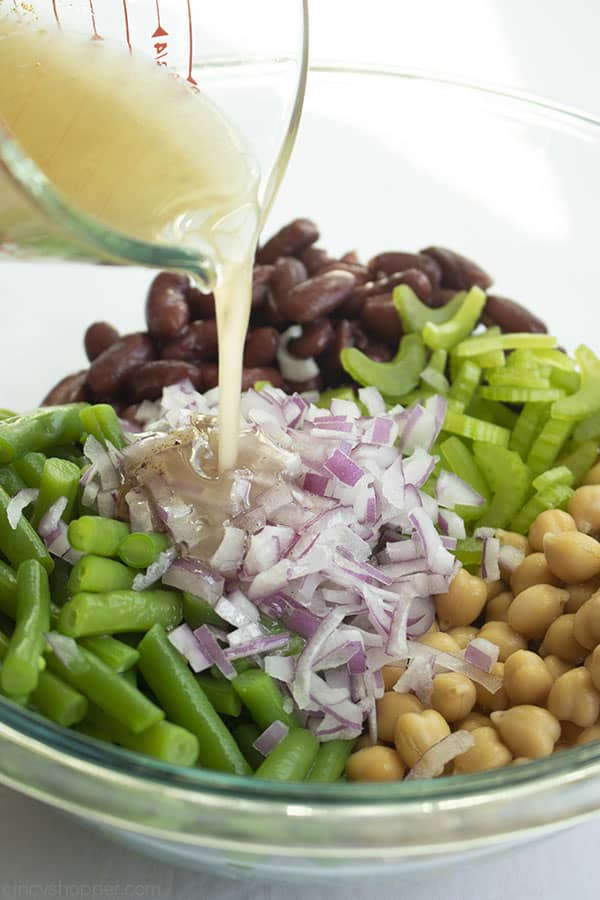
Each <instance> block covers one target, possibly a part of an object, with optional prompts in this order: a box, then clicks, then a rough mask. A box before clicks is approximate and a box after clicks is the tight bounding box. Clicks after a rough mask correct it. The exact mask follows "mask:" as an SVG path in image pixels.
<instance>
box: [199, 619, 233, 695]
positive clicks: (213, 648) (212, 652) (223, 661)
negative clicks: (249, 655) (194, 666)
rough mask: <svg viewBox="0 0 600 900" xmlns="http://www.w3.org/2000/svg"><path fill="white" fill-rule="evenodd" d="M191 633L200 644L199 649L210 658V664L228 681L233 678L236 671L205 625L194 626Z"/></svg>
mask: <svg viewBox="0 0 600 900" xmlns="http://www.w3.org/2000/svg"><path fill="white" fill-rule="evenodd" d="M193 634H194V637H195V639H196V641H197V642H198V644H199V645H200V650H201V651H202V653H203V654H204V656H205V657H206V658H207V659H208V660H210V663H211V665H214V666H216V667H217V669H218V670H219V672H220V673H221V674H222V675H224V676H225V678H228V679H229V680H230V681H231V680H232V679H233V678H235V676H236V675H237V672H236V671H235V669H234V667H233V665H232V663H231V662H230V660H229V659H227V657H226V656H225V653H224V651H223V650H222V649H221V647H219V645H218V643H217V640H216V638H215V637H214V635H213V634H212V633H211V631H210V630H209V628H208V627H207V626H206V625H201V626H200V628H196V630H195V631H194V632H193Z"/></svg>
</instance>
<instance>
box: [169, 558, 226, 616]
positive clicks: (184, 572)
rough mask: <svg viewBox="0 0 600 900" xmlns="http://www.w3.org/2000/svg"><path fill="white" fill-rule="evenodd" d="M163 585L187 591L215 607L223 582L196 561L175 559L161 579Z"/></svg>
mask: <svg viewBox="0 0 600 900" xmlns="http://www.w3.org/2000/svg"><path fill="white" fill-rule="evenodd" d="M162 580H163V584H168V585H170V587H174V588H178V589H179V590H180V591H188V592H189V593H190V594H195V595H196V596H197V597H202V599H203V600H206V602H207V603H210V605H211V606H215V604H216V603H217V601H218V600H219V598H220V597H221V596H222V595H223V587H224V584H225V582H224V580H223V577H222V576H221V575H217V574H215V573H214V572H212V571H211V570H210V569H209V568H208V567H207V566H206V565H204V563H201V562H200V560H198V559H177V560H175V562H174V563H173V564H172V566H171V567H170V568H169V569H167V571H166V572H165V574H164V575H163V577H162Z"/></svg>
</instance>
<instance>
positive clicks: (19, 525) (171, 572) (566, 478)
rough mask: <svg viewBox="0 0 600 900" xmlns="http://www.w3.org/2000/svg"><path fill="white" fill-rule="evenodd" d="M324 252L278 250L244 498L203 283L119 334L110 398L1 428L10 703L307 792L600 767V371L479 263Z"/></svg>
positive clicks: (163, 298)
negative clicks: (496, 288)
mask: <svg viewBox="0 0 600 900" xmlns="http://www.w3.org/2000/svg"><path fill="white" fill-rule="evenodd" d="M318 238H319V232H318V229H317V227H316V225H315V224H314V223H313V222H312V221H310V220H308V219H296V220H295V221H293V222H291V223H290V224H289V225H287V226H285V227H284V228H282V229H281V230H280V231H279V232H278V233H277V234H275V235H274V236H273V237H272V238H271V239H270V240H268V241H267V242H266V243H265V244H264V245H263V246H261V247H260V248H259V249H258V251H257V254H256V261H255V266H254V272H253V285H252V312H251V318H250V326H249V330H248V336H247V339H246V345H245V352H244V366H245V367H244V375H243V385H242V389H243V392H244V393H243V396H242V422H241V433H242V443H241V451H240V453H241V456H240V465H239V468H238V469H236V470H235V471H232V472H227V473H224V474H223V475H222V476H220V477H219V478H216V474H215V472H216V470H214V471H213V467H214V453H215V451H214V446H215V441H214V429H215V426H214V414H215V410H216V406H217V404H218V387H217V372H218V350H219V348H218V343H217V333H216V322H215V305H214V298H213V297H212V295H210V294H203V293H201V292H199V291H198V290H197V289H196V288H195V287H193V286H192V285H191V283H190V281H189V279H188V278H187V277H186V276H183V275H178V274H175V273H168V272H162V273H160V274H159V275H157V276H156V278H155V279H154V281H153V282H152V285H151V287H150V289H149V292H148V296H147V300H146V331H144V332H138V333H134V334H126V335H120V334H119V331H118V330H117V328H116V327H114V326H113V325H112V324H109V323H107V322H104V321H97V322H94V323H92V324H91V325H90V326H89V328H88V329H87V331H86V333H85V336H84V345H85V350H86V354H87V356H88V359H89V367H88V368H87V369H85V370H82V371H80V372H76V373H74V374H71V375H67V376H66V377H65V378H63V379H62V380H61V381H60V382H59V383H58V384H57V385H55V387H53V388H52V389H51V390H50V391H49V393H48V394H47V396H46V397H45V398H44V400H43V402H42V405H41V406H40V408H39V409H37V410H35V411H33V412H31V413H26V414H23V415H19V414H16V413H13V412H11V411H9V410H3V411H1V413H0V554H1V556H0V661H1V668H0V692H1V693H2V694H3V695H4V697H5V698H7V699H8V700H10V701H12V702H15V703H19V704H21V705H22V706H23V707H27V708H29V709H31V710H33V711H34V712H37V713H39V714H41V715H43V716H45V717H47V718H48V719H50V720H52V721H53V722H54V723H55V724H57V725H58V726H61V727H68V728H72V729H75V730H76V731H78V732H79V733H80V734H82V735H83V736H84V737H85V738H86V739H94V740H103V741H107V742H110V743H113V744H117V745H120V746H122V747H125V748H127V749H129V750H132V751H134V752H137V753H141V754H145V755H148V756H153V757H155V758H158V759H160V760H162V761H163V762H167V763H173V764H176V765H181V766H193V765H199V766H202V767H204V768H208V769H214V770H218V771H223V772H230V773H235V774H244V775H254V776H255V777H259V778H269V779H274V780H280V781H302V780H307V781H321V782H333V781H337V780H340V779H345V780H349V781H375V782H377V781H401V780H412V779H417V778H431V777H438V776H442V775H461V774H466V773H472V772H479V771H484V770H488V769H494V768H499V767H504V766H509V765H517V764H523V763H526V762H528V761H529V760H533V759H537V758H540V757H543V756H547V755H549V754H551V753H554V752H559V751H561V750H565V749H568V748H570V747H574V746H577V745H581V744H584V743H587V742H589V741H594V740H599V739H600V541H599V540H598V537H599V535H600V461H599V457H598V447H599V443H600V360H599V359H598V358H597V357H596V356H595V354H594V353H593V352H592V351H591V350H589V349H588V348H587V347H585V346H581V347H579V348H578V349H577V350H576V352H575V354H574V355H573V356H571V355H569V354H568V353H567V352H565V351H563V350H562V349H561V348H560V347H559V345H558V340H557V338H556V337H554V336H552V335H550V334H548V330H547V327H546V325H545V324H544V323H543V322H542V321H540V319H538V318H537V317H536V316H534V315H533V314H532V313H531V312H530V311H529V310H528V309H527V308H526V307H524V306H522V305H521V304H519V303H517V302H515V301H513V300H510V299H508V298H505V297H500V296H497V295H495V294H493V293H491V292H490V289H491V286H492V279H491V277H490V276H489V275H488V274H487V273H486V272H485V271H484V270H483V269H482V268H480V266H478V265H477V264H476V263H474V262H473V261H471V260H470V259H468V258H466V257H464V256H462V255H460V254H459V253H456V252H454V251H451V250H448V249H446V248H443V247H433V246H432V247H427V248H425V249H423V250H421V251H419V252H406V251H386V252H382V253H379V254H377V255H376V256H374V257H372V258H371V259H370V260H369V261H368V262H363V261H361V260H360V258H359V256H358V255H357V254H356V253H355V252H349V253H346V254H344V255H343V256H342V257H340V258H334V257H332V256H330V254H329V253H328V252H327V251H326V250H324V249H322V248H321V247H319V246H318V245H317V241H318ZM256 442H258V444H257V443H256ZM258 445H260V452H261V454H262V456H261V457H260V458H261V460H263V462H261V465H263V463H264V459H268V465H266V468H265V469H264V472H263V470H262V469H261V470H260V472H259V475H260V477H257V471H258V470H255V469H254V467H253V461H254V460H256V459H257V458H258V457H257V456H256V453H257V449H256V448H257V446H258ZM244 454H245V455H244ZM265 454H266V456H265ZM244 460H245V462H244ZM207 523H209V524H210V528H209V525H208V524H207ZM215 535H216V537H215Z"/></svg>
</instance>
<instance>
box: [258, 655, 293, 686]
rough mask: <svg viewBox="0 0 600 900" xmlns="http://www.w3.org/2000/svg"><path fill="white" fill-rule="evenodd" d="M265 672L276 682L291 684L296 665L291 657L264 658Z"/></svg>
mask: <svg viewBox="0 0 600 900" xmlns="http://www.w3.org/2000/svg"><path fill="white" fill-rule="evenodd" d="M264 663H265V672H266V673H267V675H270V676H271V678H276V679H277V681H283V682H284V684H291V682H292V681H293V680H294V676H295V674H296V663H295V660H294V658H293V657H292V656H265V659H264Z"/></svg>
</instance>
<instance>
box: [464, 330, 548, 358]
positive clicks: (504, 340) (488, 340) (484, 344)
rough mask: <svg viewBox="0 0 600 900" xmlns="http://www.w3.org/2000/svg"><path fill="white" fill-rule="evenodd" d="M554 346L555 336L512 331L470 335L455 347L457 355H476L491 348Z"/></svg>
mask: <svg viewBox="0 0 600 900" xmlns="http://www.w3.org/2000/svg"><path fill="white" fill-rule="evenodd" d="M553 347H556V338H555V337H552V335H550V334H530V333H529V332H525V333H521V332H513V333H512V334H501V335H499V336H492V337H489V336H487V335H484V336H482V337H472V338H470V339H469V340H468V341H463V342H462V343H461V344H459V345H458V347H456V348H455V351H454V352H455V353H456V355H457V356H477V355H478V354H479V353H489V352H490V351H491V350H547V349H552V348H553Z"/></svg>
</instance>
